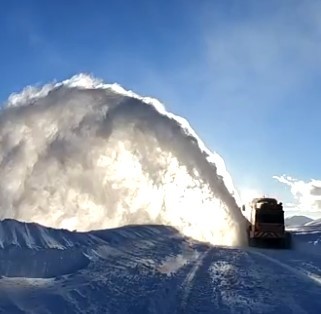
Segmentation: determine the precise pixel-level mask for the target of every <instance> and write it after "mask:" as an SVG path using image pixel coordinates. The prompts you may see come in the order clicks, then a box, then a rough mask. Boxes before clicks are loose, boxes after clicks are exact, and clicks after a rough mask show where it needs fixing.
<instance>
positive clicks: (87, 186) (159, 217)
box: [0, 74, 244, 245]
mask: <svg viewBox="0 0 321 314" xmlns="http://www.w3.org/2000/svg"><path fill="white" fill-rule="evenodd" d="M0 178H1V179H0V218H2V219H3V218H14V219H18V220H23V221H29V222H31V221H32V222H37V223H40V224H43V225H46V226H50V227H56V228H67V229H70V230H72V229H77V230H80V231H86V230H92V229H100V228H109V227H117V226H122V225H127V224H140V223H157V224H167V225H172V226H174V227H175V228H177V229H178V230H180V231H181V232H182V233H184V234H185V235H188V236H192V237H194V238H195V239H198V240H205V241H210V242H211V243H213V244H223V245H234V244H240V243H241V242H242V240H243V239H244V233H243V223H244V218H243V216H242V214H241V212H240V210H239V208H238V204H237V193H236V192H235V189H234V187H233V184H232V180H231V177H230V176H229V174H228V172H227V171H226V168H225V165H224V161H223V159H222V158H221V157H220V156H219V155H217V154H216V153H211V152H210V151H209V150H208V149H207V148H206V147H205V146H204V144H203V143H202V141H201V140H200V139H199V138H198V137H197V135H196V134H195V132H194V131H193V130H192V129H191V127H190V126H189V124H188V123H187V121H186V120H184V119H182V118H181V117H178V116H175V115H173V114H170V113H168V112H167V111H166V110H165V108H164V106H163V105H162V104H161V103H160V102H158V101H157V100H155V99H151V98H142V97H140V96H138V95H136V94H134V93H133V92H130V91H125V90H124V89H123V88H121V87H120V86H119V85H117V84H112V85H107V84H104V83H103V82H101V81H99V80H97V79H95V78H92V77H90V76H87V75H84V74H81V75H77V76H75V77H73V78H71V79H70V80H66V81H64V82H61V83H55V84H48V85H45V86H43V87H40V88H36V87H27V88H26V89H25V90H23V91H22V92H21V93H19V94H14V95H11V96H10V97H9V99H8V101H7V102H6V103H5V104H4V107H3V109H2V111H1V114H0Z"/></svg>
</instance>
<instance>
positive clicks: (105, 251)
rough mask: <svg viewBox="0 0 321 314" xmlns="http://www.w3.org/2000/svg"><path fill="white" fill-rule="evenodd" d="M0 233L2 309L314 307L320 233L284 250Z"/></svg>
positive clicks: (114, 233) (152, 228) (120, 231)
mask: <svg viewBox="0 0 321 314" xmlns="http://www.w3.org/2000/svg"><path fill="white" fill-rule="evenodd" d="M0 228H1V230H2V231H4V232H2V233H1V239H2V243H3V245H2V247H1V248H0V254H1V259H0V261H1V263H0V266H1V267H0V272H1V277H0V296H1V297H0V313H116V314H117V313H134V314H135V313H186V314H188V313H281V312H282V313H293V312H294V313H297V311H299V312H300V313H301V312H302V313H303V312H306V313H316V314H317V313H320V311H321V301H320V298H319V297H318V296H319V295H320V291H321V290H320V289H321V267H320V265H321V256H320V254H319V253H316V252H318V251H319V249H320V246H319V245H320V242H319V241H318V239H320V233H317V234H316V233H313V234H310V235H308V234H306V233H305V234H304V235H300V233H298V234H294V238H295V242H296V245H297V248H296V249H295V250H292V251H288V250H264V249H253V248H251V249H250V248H228V247H219V246H212V245H210V244H205V243H201V242H197V241H195V240H192V239H189V238H186V237H184V236H182V235H181V234H180V233H179V232H177V230H175V229H174V228H172V227H166V226H161V225H141V226H139V225H137V226H127V227H122V228H116V229H110V230H99V231H92V232H83V233H79V232H69V231H66V230H56V229H49V228H46V227H42V226H40V225H36V224H25V223H20V222H17V221H14V220H5V221H2V222H0ZM52 243H54V244H52ZM62 268H63V269H62ZM35 277H36V278H35ZM276 285H277V286H276Z"/></svg>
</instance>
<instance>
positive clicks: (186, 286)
mask: <svg viewBox="0 0 321 314" xmlns="http://www.w3.org/2000/svg"><path fill="white" fill-rule="evenodd" d="M211 250H212V249H208V250H207V251H205V252H204V253H203V254H202V255H201V256H200V257H199V258H198V259H197V261H196V262H195V264H194V266H193V267H192V269H191V270H190V271H189V272H188V273H187V275H186V277H185V280H184V281H183V284H182V287H183V296H182V302H181V308H183V309H184V308H185V307H186V301H187V299H188V297H189V294H190V291H191V288H192V286H193V280H194V278H195V275H196V273H197V271H198V270H199V269H200V268H201V266H202V265H203V263H204V259H205V258H206V256H207V255H208V254H209V252H210V251H211Z"/></svg>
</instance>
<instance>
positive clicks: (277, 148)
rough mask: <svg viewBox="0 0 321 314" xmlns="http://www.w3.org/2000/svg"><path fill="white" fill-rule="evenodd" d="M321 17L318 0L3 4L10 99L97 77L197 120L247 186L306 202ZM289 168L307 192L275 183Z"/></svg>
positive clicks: (314, 152) (314, 163)
mask: <svg viewBox="0 0 321 314" xmlns="http://www.w3.org/2000/svg"><path fill="white" fill-rule="evenodd" d="M320 12H321V2H320V1H308V0H300V1H299V0H291V1H290V0H283V1H279V0H275V1H274V0H271V1H270V0H269V1H255V0H252V1H250V0H244V1H236V0H235V1H233V0H230V1H223V0H222V1H215V0H202V1H192V0H190V1H188V0H185V1H184V0H172V1H169V0H162V1H153V0H149V1H148V0H144V1H143V0H142V1H141V0H137V1H130V0H127V1H126V0H118V1H103V0H101V1H100V0H98V1H81V0H80V1H65V0H63V1H62V0H56V1H41V0H37V1H36V0H34V1H32V0H29V1H17V0H13V1H3V2H1V10H0V42H1V49H0V69H1V77H2V80H1V85H0V86H1V88H0V101H1V102H3V101H4V100H5V99H6V98H7V97H8V95H9V94H10V93H12V92H16V91H19V90H21V89H22V88H23V87H24V86H26V85H33V84H43V83H47V82H49V81H52V80H53V79H56V80H62V79H66V78H68V77H70V76H72V75H74V74H76V73H79V72H88V73H92V74H93V75H94V76H97V77H100V78H103V79H104V80H105V81H106V82H109V83H112V82H118V83H119V84H121V85H122V86H124V87H125V88H128V89H131V90H134V91H135V92H137V93H139V94H141V95H148V96H152V97H155V98H158V99H159V100H161V101H162V102H164V104H165V106H166V107H167V109H168V110H169V111H172V112H174V113H176V114H179V115H181V116H183V117H185V118H187V119H188V120H189V121H190V123H191V125H192V127H193V128H194V129H195V130H196V132H197V133H198V134H199V136H200V137H201V138H202V140H203V141H204V142H205V144H206V145H207V146H208V147H209V148H210V149H212V150H215V151H217V152H218V153H220V154H221V155H222V156H223V158H224V159H225V161H226V164H227V167H228V169H229V171H230V173H231V175H232V177H233V179H234V182H235V185H236V186H237V187H238V188H239V189H241V190H247V189H249V190H257V191H261V192H264V193H267V194H269V195H274V196H277V197H280V198H282V200H283V201H284V202H293V196H296V197H298V198H299V200H298V202H304V200H305V199H306V198H307V197H309V196H311V195H310V194H309V193H310V192H311V191H312V190H313V187H314V186H315V185H318V184H319V183H320V182H319V181H313V182H314V183H312V182H311V181H310V180H311V179H316V180H318V179H321V173H320V167H319V164H320V160H321V148H320V146H319V145H318V140H319V137H320V134H321V126H320V122H319V121H320V118H321V106H320V98H321V97H320V96H321V88H320V87H321V71H320V69H321V19H320V15H321V13H320ZM283 174H286V175H288V176H291V177H292V178H296V179H298V180H301V181H300V184H302V182H303V183H304V187H306V188H307V189H306V193H307V195H304V197H303V198H302V197H301V199H300V195H299V194H300V193H299V194H298V193H296V192H295V191H294V190H295V188H294V186H295V184H296V183H297V181H296V180H295V179H294V181H291V180H287V181H286V182H284V183H286V184H284V183H280V182H278V180H276V179H273V178H272V177H273V176H275V175H276V176H281V175H283ZM281 181H282V180H281ZM283 181H284V180H283ZM293 182H294V183H293ZM320 184H321V183H320ZM311 186H312V188H311ZM291 187H292V193H291V190H290V188H291ZM311 194H313V193H312V192H311ZM318 197H319V196H318ZM301 205H302V204H301ZM303 205H304V204H303ZM310 205H311V204H310ZM310 205H309V206H310ZM319 212H321V211H320V208H319V207H318V206H316V207H315V210H314V214H313V215H314V216H321V214H319Z"/></svg>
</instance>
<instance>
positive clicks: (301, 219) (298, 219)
mask: <svg viewBox="0 0 321 314" xmlns="http://www.w3.org/2000/svg"><path fill="white" fill-rule="evenodd" d="M311 221H313V219H311V218H309V217H306V216H292V217H288V218H286V219H285V220H284V223H285V225H286V226H287V227H298V226H303V225H305V224H307V223H309V222H311Z"/></svg>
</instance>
